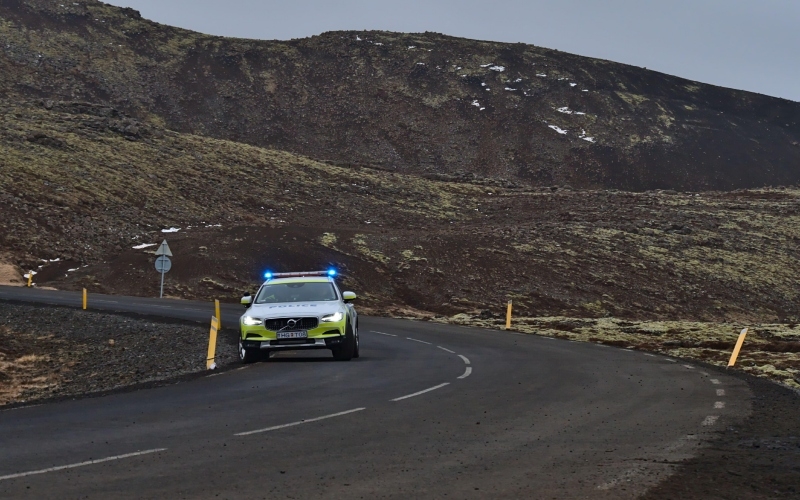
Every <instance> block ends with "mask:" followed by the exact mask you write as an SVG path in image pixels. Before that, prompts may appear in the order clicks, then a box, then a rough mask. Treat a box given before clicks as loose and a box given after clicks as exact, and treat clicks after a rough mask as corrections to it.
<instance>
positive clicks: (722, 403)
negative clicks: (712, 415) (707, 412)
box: [714, 401, 725, 410]
mask: <svg viewBox="0 0 800 500" xmlns="http://www.w3.org/2000/svg"><path fill="white" fill-rule="evenodd" d="M714 408H716V409H718V410H721V409H722V408H725V401H717V402H716V403H714Z"/></svg>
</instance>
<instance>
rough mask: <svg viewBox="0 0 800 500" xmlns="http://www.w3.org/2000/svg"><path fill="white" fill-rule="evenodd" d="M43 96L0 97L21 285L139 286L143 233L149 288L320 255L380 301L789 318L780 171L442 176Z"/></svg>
mask: <svg viewBox="0 0 800 500" xmlns="http://www.w3.org/2000/svg"><path fill="white" fill-rule="evenodd" d="M49 107H50V109H47V108H45V107H43V106H41V105H40V104H37V103H35V102H33V103H23V104H17V103H15V104H9V103H8V102H6V101H2V100H0V161H2V168H0V215H2V217H0V264H2V263H4V261H5V262H9V263H12V264H16V265H17V266H18V270H24V271H27V270H28V269H38V271H39V274H37V275H36V277H35V281H36V283H37V284H38V285H39V286H56V287H57V288H63V289H70V288H72V289H75V288H77V289H80V288H81V287H87V288H89V289H90V290H91V291H92V292H100V291H108V292H113V293H121V294H134V295H145V296H148V295H149V296H152V295H153V294H154V293H157V290H158V275H157V273H155V272H154V270H153V256H152V255H151V254H148V253H147V252H148V250H149V251H150V252H152V249H153V247H146V246H145V247H143V246H142V245H154V244H157V243H159V242H160V241H161V240H162V239H163V238H165V237H166V238H169V241H170V245H171V246H172V248H173V251H174V253H175V258H174V267H173V270H172V271H171V273H170V275H169V277H168V280H167V293H169V294H170V295H173V296H180V297H186V298H192V297H205V298H212V297H216V298H223V299H227V300H234V299H236V298H237V297H238V296H239V294H240V293H242V292H243V291H246V290H250V291H252V287H253V286H254V284H255V283H258V282H259V279H260V278H261V276H262V273H263V271H264V270H265V269H270V268H271V269H273V270H275V271H282V270H283V271H285V270H297V269H313V268H316V267H318V266H327V265H329V264H335V265H337V266H339V268H340V269H341V270H342V272H343V279H344V280H345V284H346V286H348V287H352V289H354V290H357V291H358V292H359V294H360V295H361V304H362V305H363V306H368V307H370V308H372V311H374V312H381V313H386V312H390V311H395V312H396V313H397V314H403V308H407V307H412V308H414V309H416V310H422V311H428V312H429V313H436V314H448V315H450V314H457V313H470V314H475V315H477V314H481V317H485V318H488V319H491V318H492V313H491V311H495V314H496V313H497V312H499V311H500V310H502V309H503V308H504V305H505V302H506V301H507V300H508V299H509V298H512V299H513V300H514V304H515V306H514V307H515V311H517V312H518V313H520V314H527V315H536V316H548V315H569V316H582V317H585V316H589V317H605V316H608V315H613V316H616V317H623V318H647V319H654V318H680V319H701V320H720V319H726V320H732V321H743V320H746V319H755V320H758V321H775V320H784V321H793V322H797V321H798V318H800V309H798V305H797V304H798V290H799V288H798V282H800V265H798V264H799V262H800V253H799V252H798V241H800V229H799V228H800V224H799V222H800V191H798V190H797V189H772V190H751V191H741V192H727V193H720V192H706V193H702V194H697V193H695V194H691V193H685V194H677V193H672V194H670V193H665V192H652V191H651V192H644V193H631V192H620V191H616V190H571V189H557V190H552V189H549V188H507V187H504V186H500V185H497V184H502V183H493V182H491V181H487V180H483V181H472V182H471V183H466V182H459V183H454V182H443V181H437V180H432V179H425V178H422V177H418V176H414V175H403V174H397V173H393V172H385V171H382V170H379V169H368V168H364V167H340V166H335V165H330V164H326V163H322V162H317V161H314V160H311V159H309V158H306V157H301V156H297V155H293V154H290V153H286V152H282V151H275V150H268V149H263V148H258V147H254V146H249V145H246V144H241V143H236V142H231V141H224V140H219V139H212V138H208V137H203V136H198V135H189V134H181V133H177V132H173V131H169V130H165V129H163V128H160V127H158V126H154V125H148V124H146V123H143V122H140V121H137V120H135V119H132V118H130V117H126V116H124V115H122V114H120V113H119V112H117V111H115V110H114V109H112V108H109V107H102V106H90V105H87V104H83V103H69V102H54V103H52V105H51V106H49ZM162 230H167V231H168V232H167V233H164V232H162ZM134 247H135V248H134ZM43 259H44V260H45V261H46V262H42V260H43ZM39 266H42V267H39ZM84 266H86V267H84ZM20 268H21V269H20ZM483 310H488V311H489V315H488V316H486V315H485V314H484V313H482V312H481V311H483Z"/></svg>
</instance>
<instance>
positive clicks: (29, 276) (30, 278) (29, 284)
mask: <svg viewBox="0 0 800 500" xmlns="http://www.w3.org/2000/svg"><path fill="white" fill-rule="evenodd" d="M31 284H33V271H29V272H28V288H30V287H31Z"/></svg>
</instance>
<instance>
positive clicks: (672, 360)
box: [664, 358, 677, 363]
mask: <svg viewBox="0 0 800 500" xmlns="http://www.w3.org/2000/svg"><path fill="white" fill-rule="evenodd" d="M664 359H666V360H667V361H669V362H670V363H677V361H675V360H674V359H669V358H664Z"/></svg>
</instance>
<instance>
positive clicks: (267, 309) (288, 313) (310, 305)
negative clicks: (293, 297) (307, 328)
mask: <svg viewBox="0 0 800 500" xmlns="http://www.w3.org/2000/svg"><path fill="white" fill-rule="evenodd" d="M342 310H344V307H342V304H341V303H340V302H339V301H334V302H331V301H325V302H285V303H279V304H254V305H252V306H250V308H249V309H248V310H247V312H246V313H245V314H246V315H248V316H256V317H258V318H292V317H313V316H316V317H322V316H325V315H328V314H333V313H335V312H337V311H342Z"/></svg>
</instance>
